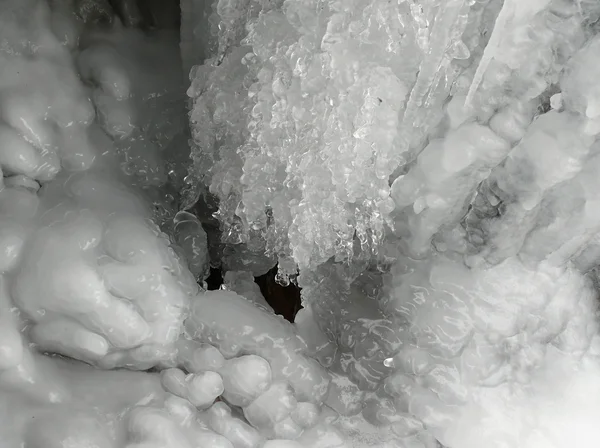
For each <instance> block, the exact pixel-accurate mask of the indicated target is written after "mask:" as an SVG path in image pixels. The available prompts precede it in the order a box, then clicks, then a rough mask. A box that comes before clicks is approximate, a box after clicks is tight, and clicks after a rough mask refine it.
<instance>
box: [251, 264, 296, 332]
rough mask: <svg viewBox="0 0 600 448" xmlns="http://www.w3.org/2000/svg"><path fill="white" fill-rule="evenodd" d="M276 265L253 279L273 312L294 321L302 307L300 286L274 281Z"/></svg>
mask: <svg viewBox="0 0 600 448" xmlns="http://www.w3.org/2000/svg"><path fill="white" fill-rule="evenodd" d="M276 275H277V266H275V267H274V268H273V269H271V270H270V271H269V272H267V273H266V274H265V275H261V276H260V277H256V278H255V279H254V281H255V282H256V284H257V285H258V286H259V287H260V291H261V292H262V295H263V296H264V297H265V300H266V301H267V303H268V304H269V305H271V308H273V311H274V312H275V314H279V315H281V316H283V317H284V318H285V319H286V320H288V321H290V322H294V318H295V317H296V313H297V312H298V311H300V310H301V309H302V301H301V298H300V288H299V287H298V286H297V285H295V284H294V283H293V282H290V284H289V285H288V286H282V285H280V284H279V283H277V282H276V281H275V276H276Z"/></svg>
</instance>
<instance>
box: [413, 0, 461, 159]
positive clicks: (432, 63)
mask: <svg viewBox="0 0 600 448" xmlns="http://www.w3.org/2000/svg"><path fill="white" fill-rule="evenodd" d="M465 4H466V2H465V0H446V1H444V2H443V4H442V5H440V7H439V9H438V11H437V14H436V16H435V22H434V25H433V29H432V32H431V36H430V39H429V54H427V55H426V56H425V57H424V59H423V62H422V63H421V69H420V72H419V76H418V78H417V82H416V83H415V86H414V87H413V89H412V92H411V94H410V98H409V100H408V104H407V105H406V112H405V114H404V120H403V124H402V127H403V130H404V133H406V132H410V130H411V129H412V128H413V127H414V122H415V115H416V114H417V112H418V111H419V110H420V109H421V107H422V105H423V101H424V99H425V98H426V97H427V95H428V94H429V93H430V92H431V90H433V89H435V87H436V80H439V79H440V75H441V73H440V71H444V70H443V66H444V63H445V62H446V61H447V59H448V58H452V55H451V54H448V50H453V49H462V47H460V45H459V46H456V41H457V40H460V38H461V36H462V33H463V31H464V27H465V25H466V20H462V19H463V17H461V13H462V12H463V10H464V7H465ZM463 53H464V51H463ZM459 56H460V55H459ZM403 140H404V144H405V145H406V146H408V144H409V142H410V140H411V139H410V138H408V137H407V136H406V134H405V135H404V139H403ZM403 149H404V151H402V152H405V151H407V150H408V147H405V148H403Z"/></svg>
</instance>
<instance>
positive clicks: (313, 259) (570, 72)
mask: <svg viewBox="0 0 600 448" xmlns="http://www.w3.org/2000/svg"><path fill="white" fill-rule="evenodd" d="M188 3H189V4H190V5H194V3H193V2H186V4H188ZM522 3H523V2H517V1H505V2H501V1H496V0H484V1H474V0H469V1H467V0H444V1H419V2H417V1H410V0H406V1H392V2H388V1H376V2H371V1H361V0H352V1H349V2H348V1H344V2H342V1H319V2H316V1H315V2H300V1H293V0H287V1H269V2H261V1H254V0H252V1H250V0H228V1H218V2H214V3H213V5H212V10H211V11H208V13H206V12H205V15H204V19H203V20H204V23H205V24H206V29H207V30H209V31H210V32H209V36H208V37H206V34H204V35H200V36H198V35H197V34H193V33H191V32H190V31H188V32H187V33H186V32H185V31H184V32H183V35H182V39H183V41H184V42H189V41H190V39H194V38H197V39H200V38H202V39H204V41H208V45H207V48H210V49H211V51H212V52H213V55H212V57H210V58H208V59H206V60H205V62H204V63H203V64H201V65H196V66H195V67H194V68H193V69H192V71H191V73H190V79H191V87H190V88H189V90H188V95H189V96H190V98H191V100H192V104H193V107H192V110H191V113H190V120H191V123H192V133H193V151H192V159H193V167H192V169H191V171H190V177H189V179H188V180H189V185H188V186H189V191H188V199H189V201H188V202H189V203H193V202H194V201H195V200H196V199H197V197H198V195H199V194H205V193H207V192H210V193H211V194H212V195H214V196H216V198H217V199H218V200H219V209H218V213H217V216H218V218H219V220H220V222H221V224H222V227H223V241H224V242H226V243H227V244H229V245H230V246H231V247H245V248H249V250H248V252H247V253H246V252H244V253H246V255H245V257H246V258H247V259H248V263H249V265H252V259H253V255H252V254H253V253H257V254H263V253H267V254H269V255H271V256H272V257H274V258H275V259H278V260H279V262H280V271H281V277H282V278H283V279H285V278H286V277H287V275H290V274H293V273H295V272H296V267H300V269H301V271H302V270H315V269H317V267H318V266H319V265H320V264H322V263H324V262H326V261H327V260H330V259H332V258H333V259H334V260H336V261H340V262H341V261H343V262H346V263H350V264H357V263H359V264H361V263H363V264H364V263H375V264H385V262H386V261H387V260H389V258H390V254H389V253H388V252H389V251H387V250H386V247H387V246H389V245H390V244H391V243H390V241H393V240H395V239H396V238H398V237H399V238H401V239H402V245H403V246H404V247H403V253H404V254H406V255H410V256H418V257H421V256H427V254H428V253H429V252H430V251H431V249H432V242H433V247H435V248H436V249H437V250H438V251H446V252H452V253H453V254H455V255H456V256H459V257H464V258H466V259H468V260H470V261H469V262H479V261H477V260H481V259H483V260H485V261H487V262H492V263H496V262H498V261H501V260H502V259H504V258H506V257H507V256H509V255H515V254H516V253H518V252H519V251H520V250H521V248H522V247H523V246H524V241H522V240H523V239H524V236H525V234H527V233H528V232H529V231H530V230H531V229H534V228H538V227H540V226H541V225H542V223H545V221H543V220H541V219H537V218H536V217H534V216H531V215H532V213H533V214H535V210H537V208H536V204H542V203H543V202H544V199H545V198H546V197H547V195H548V194H550V193H551V191H553V188H554V187H555V186H557V185H559V184H562V183H564V182H565V181H567V180H570V179H573V180H574V179H575V178H576V177H577V174H578V173H579V171H580V169H578V168H577V166H582V165H583V161H584V160H587V159H588V158H590V157H592V156H593V155H594V150H593V142H594V140H595V135H596V133H597V132H598V129H597V120H596V112H595V111H594V108H595V103H596V102H597V98H598V96H597V94H596V93H594V87H592V84H593V79H594V78H593V75H592V74H591V73H593V72H594V70H596V67H597V64H596V63H595V60H596V58H592V60H590V59H589V58H586V57H585V56H583V55H584V54H586V52H587V53H588V54H590V55H592V54H594V50H593V47H594V45H597V44H594V42H595V40H594V39H593V35H594V32H595V31H594V28H593V26H592V24H593V23H594V22H595V20H596V18H597V16H598V5H597V3H596V2H594V1H583V2H569V1H555V0H553V1H550V0H536V1H531V2H527V4H526V5H525V4H522ZM188 8H191V6H188ZM205 33H206V31H205ZM193 36H196V37H193ZM182 45H184V44H182ZM575 80H577V81H575ZM551 98H552V99H553V101H552V104H553V105H554V108H555V111H554V112H553V113H552V114H551V116H553V118H552V119H551V118H550V117H547V118H546V117H544V118H543V120H541V121H540V123H539V124H536V125H535V126H534V127H533V128H532V129H531V131H529V134H528V133H527V131H528V128H529V125H530V124H531V123H532V121H533V120H535V121H536V122H537V119H538V117H540V115H541V114H542V112H547V110H548V109H549V108H550V103H551V101H550V99H551ZM551 120H552V123H551ZM542 123H545V124H542ZM550 128H551V129H552V130H550ZM561 129H562V131H561ZM580 131H581V132H580ZM569 132H571V133H574V134H577V135H576V137H575V138H576V141H577V143H576V147H577V148H580V149H579V150H575V149H572V148H568V147H566V146H565V144H562V145H561V144H560V143H559V142H560V141H566V140H570V137H568V136H567V133H569ZM549 133H550V134H551V135H550V136H549V137H547V138H550V139H553V140H555V143H554V146H555V147H556V149H555V150H554V152H553V154H554V153H557V154H559V153H560V154H564V158H568V159H569V160H571V159H573V163H574V165H573V168H572V169H571V168H570V167H571V164H569V165H568V166H569V168H568V169H567V171H568V173H569V174H567V173H559V172H557V170H554V171H553V170H550V169H547V167H546V166H545V165H547V164H548V163H553V162H545V161H544V160H545V159H547V158H542V157H537V154H536V151H538V152H539V151H541V149H540V150H535V149H533V148H532V146H539V143H540V139H543V138H546V137H545V135H549ZM557 133H560V134H563V135H564V137H562V139H561V138H555V137H556V134H557ZM526 134H527V135H526ZM580 134H581V135H580ZM584 134H585V135H586V136H587V137H586V136H584ZM584 140H585V141H584ZM586 148H587V149H586ZM559 157H560V156H559ZM525 160H527V162H526V163H527V165H525ZM552 160H554V159H552ZM561 160H562V159H561ZM577 161H579V162H577ZM559 165H561V166H566V165H564V164H562V162H557V163H556V166H559ZM517 171H518V172H517ZM522 171H525V173H524V174H523V175H521V172H522ZM541 171H543V174H539V175H538V174H531V175H529V174H530V173H537V172H541ZM558 171H561V170H558ZM525 174H526V175H525ZM515 176H519V177H520V179H519V180H518V182H515V180H514V178H515ZM541 177H545V179H542V178H541ZM508 184H510V185H508ZM492 196H494V197H492ZM488 203H489V205H488ZM522 206H524V211H522V212H517V211H515V210H514V209H515V207H522ZM483 208H485V210H483ZM544 208H545V207H544ZM505 209H506V210H505ZM495 210H501V213H494V211H495ZM486 213H487V214H491V216H489V217H488V216H485V215H486ZM525 214H527V215H528V216H529V217H530V218H529V219H528V220H524V219H523V218H522V217H523V216H524V215H525ZM515 226H517V227H519V229H518V230H517V231H516V232H514V233H515V234H514V235H511V236H510V237H509V238H508V239H509V240H515V241H514V242H509V241H507V242H506V243H503V244H502V243H499V242H497V241H495V238H496V236H495V235H496V233H498V232H500V229H504V228H508V227H515ZM503 245H507V246H508V245H509V246H511V247H510V248H505V247H501V246H503ZM580 246H581V245H580ZM392 258H393V256H392ZM473 260H475V261H473ZM274 263H275V261H273V264H274Z"/></svg>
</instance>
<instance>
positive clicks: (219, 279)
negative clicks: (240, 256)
mask: <svg viewBox="0 0 600 448" xmlns="http://www.w3.org/2000/svg"><path fill="white" fill-rule="evenodd" d="M206 284H207V285H208V290H209V291H215V290H217V289H219V288H220V287H221V285H222V284H223V273H222V272H221V269H217V268H210V275H209V276H208V278H207V279H206Z"/></svg>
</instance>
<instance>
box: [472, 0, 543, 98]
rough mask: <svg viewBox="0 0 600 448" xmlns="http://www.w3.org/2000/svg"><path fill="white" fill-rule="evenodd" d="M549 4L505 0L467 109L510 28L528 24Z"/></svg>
mask: <svg viewBox="0 0 600 448" xmlns="http://www.w3.org/2000/svg"><path fill="white" fill-rule="evenodd" d="M548 3H550V0H528V1H523V0H504V5H503V6H502V10H501V11H500V14H498V17H497V18H496V24H495V25H494V31H493V32H492V35H491V37H490V40H489V42H488V44H487V46H486V47H485V50H484V52H483V56H482V58H481V61H480V62H479V66H478V67H477V71H476V72H475V76H474V77H473V82H472V83H471V86H470V87H469V93H468V94H467V99H466V100H465V107H466V108H470V107H471V105H472V102H473V97H474V96H475V93H476V92H477V89H478V88H479V86H480V85H481V82H482V81H483V77H484V75H485V73H486V71H487V69H488V67H489V65H490V63H491V62H492V59H495V58H498V57H499V54H500V49H501V48H502V44H503V43H504V37H505V36H508V35H509V34H510V27H511V26H515V25H517V24H521V23H526V21H528V20H529V19H530V18H532V17H533V16H535V15H536V14H537V13H538V12H539V11H541V10H543V9H544V8H545V7H546V6H547V5H548Z"/></svg>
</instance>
